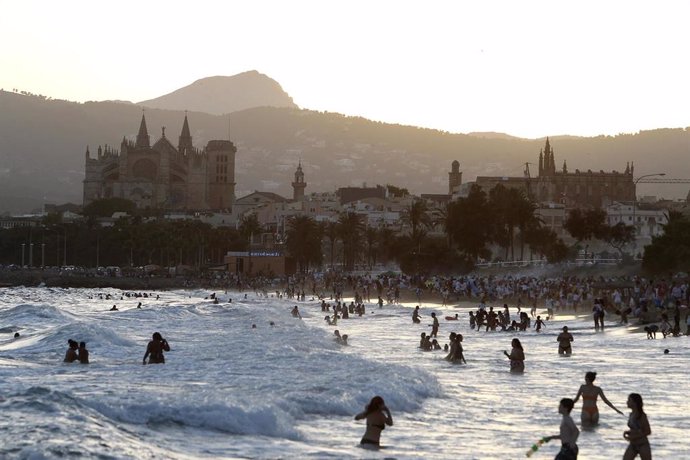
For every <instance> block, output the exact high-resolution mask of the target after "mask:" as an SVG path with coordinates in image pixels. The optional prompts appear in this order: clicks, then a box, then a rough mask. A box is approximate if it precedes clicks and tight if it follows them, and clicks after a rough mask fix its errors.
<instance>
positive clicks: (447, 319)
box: [446, 313, 459, 321]
mask: <svg viewBox="0 0 690 460" xmlns="http://www.w3.org/2000/svg"><path fill="white" fill-rule="evenodd" d="M458 319H459V318H458V314H457V313H456V314H455V316H446V321H457V320H458Z"/></svg>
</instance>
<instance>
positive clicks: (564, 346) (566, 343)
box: [556, 326, 573, 356]
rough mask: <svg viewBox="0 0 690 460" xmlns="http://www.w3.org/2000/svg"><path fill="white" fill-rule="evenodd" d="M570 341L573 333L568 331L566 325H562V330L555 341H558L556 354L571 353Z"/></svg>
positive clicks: (566, 354)
mask: <svg viewBox="0 0 690 460" xmlns="http://www.w3.org/2000/svg"><path fill="white" fill-rule="evenodd" d="M572 341H573V334H571V333H570V332H568V326H563V332H561V333H560V334H558V337H556V342H558V354H559V355H565V356H570V355H571V354H572V353H573V348H572V346H571V345H570V343H571V342H572Z"/></svg>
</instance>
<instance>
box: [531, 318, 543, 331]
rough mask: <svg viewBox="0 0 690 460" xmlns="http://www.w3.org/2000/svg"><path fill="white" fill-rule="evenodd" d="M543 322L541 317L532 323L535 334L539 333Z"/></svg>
mask: <svg viewBox="0 0 690 460" xmlns="http://www.w3.org/2000/svg"><path fill="white" fill-rule="evenodd" d="M544 324H545V323H544V321H543V320H542V319H541V316H537V320H536V321H535V322H534V327H535V328H536V329H537V332H541V328H542V327H543V326H544Z"/></svg>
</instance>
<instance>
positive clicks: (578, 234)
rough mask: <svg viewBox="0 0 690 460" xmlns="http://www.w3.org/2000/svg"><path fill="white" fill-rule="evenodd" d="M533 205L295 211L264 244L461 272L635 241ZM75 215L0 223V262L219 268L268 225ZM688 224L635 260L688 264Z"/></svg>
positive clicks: (341, 261)
mask: <svg viewBox="0 0 690 460" xmlns="http://www.w3.org/2000/svg"><path fill="white" fill-rule="evenodd" d="M535 210H536V205H535V204H534V203H533V202H531V201H530V200H529V199H528V197H526V196H525V194H524V193H523V192H522V191H520V190H517V189H511V188H506V187H504V186H502V185H498V186H496V187H495V188H493V189H492V190H491V191H490V192H489V193H486V192H485V191H483V190H482V189H481V188H480V187H478V186H476V185H475V186H473V187H472V188H471V189H470V191H469V194H468V196H467V197H465V198H459V199H456V200H453V201H450V202H448V203H447V204H446V205H445V206H443V207H441V208H436V207H434V208H430V207H429V205H428V204H427V202H426V201H424V200H421V199H414V200H413V201H412V202H411V204H410V205H408V206H407V207H406V208H405V209H404V211H403V213H402V216H401V219H402V224H403V225H402V227H401V228H402V229H403V230H402V231H401V230H400V228H390V227H372V226H369V225H367V223H366V221H365V216H363V215H361V214H357V213H355V212H343V213H341V214H340V215H339V216H338V218H337V220H335V221H328V222H317V221H316V220H315V219H314V218H312V217H310V216H307V215H298V216H293V217H291V218H290V219H289V220H288V222H287V223H286V231H285V234H280V235H279V234H277V233H276V232H275V231H274V235H273V241H274V242H275V244H277V245H278V248H280V249H282V250H283V251H284V253H285V254H286V255H287V256H289V257H291V258H293V259H294V260H295V262H296V265H297V269H298V270H299V271H301V272H306V271H309V270H315V269H316V270H318V269H323V268H326V267H332V268H339V269H342V270H344V271H352V270H355V269H357V268H371V267H373V266H374V265H376V264H379V263H384V264H385V263H389V262H392V263H395V264H397V265H399V266H400V268H401V270H402V271H403V272H406V273H426V274H431V273H463V272H467V271H469V270H471V269H472V268H474V266H475V264H476V263H477V262H478V261H482V260H491V257H492V254H497V253H498V254H499V255H498V257H499V258H500V259H502V260H525V259H526V258H530V259H546V260H548V261H549V262H559V261H562V260H564V259H566V258H568V257H571V256H573V255H574V254H576V252H577V248H578V247H579V246H580V243H582V242H583V241H587V240H590V239H600V240H603V241H606V242H608V243H609V244H610V245H611V246H612V247H613V248H616V249H617V250H619V251H620V252H621V254H622V253H623V252H622V248H623V247H624V246H625V245H626V244H628V243H629V242H631V241H632V239H633V238H634V229H633V227H632V226H627V225H624V224H622V223H619V224H617V225H615V226H608V225H607V224H606V213H605V211H603V210H601V209H592V210H581V209H573V210H571V211H570V212H569V214H568V217H567V219H566V221H565V223H564V228H565V229H566V230H567V231H568V232H569V233H570V234H571V235H572V236H573V238H574V239H575V240H576V243H575V245H573V246H567V245H566V244H565V243H564V242H563V241H562V240H561V239H560V238H558V236H557V235H556V234H555V233H554V231H553V230H551V229H550V228H549V227H548V226H546V225H544V222H543V221H542V220H541V219H540V218H539V217H538V216H537V215H536V214H535ZM116 211H122V212H126V213H128V216H126V217H123V218H120V219H118V220H116V221H115V222H114V223H113V225H112V226H107V227H103V226H101V225H100V224H99V223H98V221H97V219H98V218H99V217H102V216H111V215H112V214H113V213H114V212H116ZM83 215H84V219H83V220H80V221H77V222H74V223H66V222H62V220H61V217H60V216H59V215H57V214H55V215H48V216H46V217H45V218H44V219H43V220H42V221H41V222H40V224H39V225H37V226H33V227H20V228H13V229H3V230H0V263H3V264H19V263H20V261H22V251H23V253H24V255H23V262H24V264H25V265H33V266H40V265H46V266H51V265H57V266H61V265H75V266H85V267H95V266H112V265H116V266H122V267H127V266H142V265H149V264H155V265H160V266H176V265H187V266H191V267H196V268H198V269H203V268H206V267H209V266H214V265H221V264H222V263H223V262H224V260H223V259H224V256H225V254H226V253H227V252H228V251H247V250H249V249H250V247H251V240H252V239H253V238H254V239H255V238H256V237H257V236H258V235H260V234H265V233H267V232H268V230H267V229H265V228H263V227H262V225H261V224H260V223H259V221H258V219H257V216H256V215H255V214H247V215H245V216H244V217H243V219H242V220H241V222H240V223H239V225H238V226H237V228H231V227H213V226H211V225H210V224H206V223H203V222H200V221H198V220H192V219H188V220H180V221H173V220H165V219H163V218H162V213H161V212H160V211H156V210H144V211H141V210H137V209H136V208H135V206H134V204H133V203H132V202H130V201H128V200H122V199H117V198H113V199H104V200H97V201H95V202H93V203H91V204H90V205H88V206H86V207H85V208H84V211H83ZM689 229H690V223H689V222H688V220H687V218H685V217H683V216H681V215H678V214H672V216H671V218H670V220H669V224H668V225H667V228H666V233H665V235H664V236H662V237H656V238H654V240H653V242H652V245H651V246H649V247H648V248H647V249H646V251H645V255H644V267H645V268H646V269H648V270H653V271H660V270H664V269H668V268H669V267H671V268H677V269H683V268H684V267H687V266H688V262H687V261H688V260H690V258H688V257H686V255H687V254H689V253H690V249H687V248H690V231H689ZM22 244H23V245H24V246H22ZM31 245H33V247H32V248H33V249H30V246H31ZM527 251H529V252H527ZM685 251H687V252H685ZM30 253H31V256H30ZM30 257H31V259H32V260H29V258H30Z"/></svg>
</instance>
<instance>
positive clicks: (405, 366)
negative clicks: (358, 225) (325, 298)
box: [0, 287, 690, 459]
mask: <svg viewBox="0 0 690 460" xmlns="http://www.w3.org/2000/svg"><path fill="white" fill-rule="evenodd" d="M211 292H212V291H209V290H207V289H204V290H201V289H198V290H172V291H161V292H157V294H158V295H160V299H159V300H155V297H149V298H146V299H142V298H127V297H124V298H123V300H119V299H120V297H121V296H122V294H123V292H122V291H120V290H117V289H113V288H94V289H85V288H69V289H68V288H50V287H43V288H24V287H13V288H2V289H0V330H2V331H3V333H1V334H0V408H2V411H3V415H4V417H3V418H2V420H1V421H0V429H1V431H0V441H1V442H0V446H1V447H0V456H3V457H7V458H56V457H59V456H62V457H65V456H68V457H69V456H76V455H77V454H79V455H81V456H82V457H83V458H132V459H148V458H161V457H163V458H179V459H187V458H439V459H446V458H448V459H450V458H462V459H475V458H476V459H510V458H523V457H524V456H525V452H526V451H527V450H528V449H529V448H530V446H531V445H532V444H533V443H534V442H535V441H537V440H538V439H540V438H541V437H543V436H547V435H553V434H557V433H558V425H559V423H560V416H559V415H558V413H557V408H558V402H559V400H560V399H561V398H563V397H574V395H575V394H576V392H577V389H578V388H579V385H581V384H582V383H584V374H585V372H586V371H590V370H593V371H596V372H598V373H599V376H598V378H597V382H596V383H597V384H598V385H600V386H601V387H602V388H603V389H604V391H605V393H606V395H607V397H608V399H609V400H611V402H613V403H614V404H615V405H616V406H617V407H618V408H619V409H621V410H622V411H624V412H625V413H626V414H627V413H628V409H627V408H626V407H625V401H626V398H627V395H628V394H629V393H631V392H637V393H640V394H641V395H642V396H643V398H644V400H645V410H646V412H647V414H648V416H649V419H650V423H651V427H652V436H651V437H650V442H651V445H652V450H653V453H654V456H655V457H656V458H681V457H682V456H683V455H684V454H685V452H686V450H687V449H686V447H685V443H684V438H683V435H684V433H685V432H686V431H687V430H688V429H690V422H689V421H688V419H687V417H686V416H685V412H686V411H685V410H683V408H685V407H686V406H687V403H686V398H685V395H684V389H685V388H686V386H687V385H686V383H685V375H686V369H687V368H688V365H690V358H689V354H688V352H689V351H690V339H688V338H687V337H684V336H682V337H679V338H667V339H661V335H660V334H659V336H658V337H659V338H658V339H657V340H647V339H646V337H645V334H639V333H633V331H634V330H635V329H636V328H635V326H630V327H625V326H617V325H615V323H614V322H613V321H608V322H607V326H608V327H607V329H606V330H605V332H599V333H595V332H594V330H593V324H592V321H591V318H590V316H589V315H584V316H582V317H575V316H573V315H572V314H568V315H565V314H563V315H560V314H557V315H556V318H555V320H553V321H547V322H546V327H545V329H544V330H543V331H542V332H541V333H536V332H534V330H533V329H532V330H531V331H525V332H517V333H512V332H484V331H481V332H477V331H473V330H471V329H470V328H469V322H468V320H467V313H468V312H469V310H470V309H474V308H476V304H474V303H472V302H462V303H460V304H457V303H456V304H453V305H450V306H445V307H442V306H440V305H439V304H437V303H428V302H425V299H424V298H423V299H422V302H423V303H422V307H421V313H422V317H423V319H422V322H421V324H412V321H411V314H412V309H413V307H414V303H413V302H412V303H410V302H405V303H403V304H401V305H384V307H383V308H382V309H379V308H378V307H377V306H375V305H373V304H367V313H366V314H365V315H363V316H362V317H357V316H355V315H351V316H350V319H347V320H342V319H341V320H339V322H338V324H337V325H336V326H328V325H327V324H326V322H325V321H324V316H325V313H323V312H322V311H321V307H320V302H318V300H313V301H312V300H310V299H311V298H310V297H309V296H307V299H306V300H305V301H304V302H298V301H294V300H288V299H279V298H276V297H270V296H269V297H265V296H262V295H257V294H255V293H254V292H247V293H246V295H247V297H246V299H245V293H239V292H236V291H228V292H227V293H226V292H225V291H220V290H216V291H214V292H216V296H217V298H218V300H219V302H218V303H217V304H216V303H213V301H212V299H210V298H209V295H210V293H211ZM106 293H107V294H110V295H111V299H108V300H106V299H100V298H99V294H106ZM230 300H232V301H231V302H230ZM372 300H373V299H372ZM431 300H434V301H435V300H436V299H431ZM140 301H141V302H142V304H143V305H142V309H137V308H136V305H137V303H138V302H140ZM113 304H117V305H118V309H119V310H120V311H117V312H109V311H107V310H109V309H110V307H111V306H112V305H113ZM294 305H298V307H299V310H300V311H301V314H302V318H303V319H302V320H300V319H297V318H293V317H292V316H291V315H290V313H289V312H290V310H291V308H292V307H293V306H294ZM490 305H493V306H494V307H496V308H498V307H502V303H501V302H496V303H493V304H490ZM510 307H511V316H515V315H516V313H517V311H516V309H515V308H514V305H510ZM432 311H433V312H436V313H437V314H438V316H439V317H440V318H441V326H440V332H439V342H440V343H441V344H444V343H447V342H448V340H447V337H448V334H449V333H450V332H451V331H455V332H460V333H462V334H463V335H464V337H465V340H464V342H463V346H464V349H465V358H466V359H467V365H454V364H450V363H448V362H447V361H445V360H444V359H443V357H444V356H445V353H444V352H443V351H435V352H423V351H420V350H419V349H418V348H417V347H418V344H419V337H420V334H421V333H422V332H427V333H428V332H429V331H430V326H429V325H430V324H431V320H430V313H431V312H432ZM542 312H543V310H542V309H540V314H541V313H542ZM455 313H459V317H460V320H459V321H445V320H444V319H443V318H444V317H445V316H446V315H454V314H455ZM609 319H611V318H609ZM271 322H273V323H274V325H273V326H271V325H270V323H271ZM252 325H256V328H252ZM563 325H568V327H569V328H570V331H571V332H572V333H573V335H574V337H575V341H574V343H573V355H572V356H571V357H559V356H558V355H557V343H556V339H555V338H556V335H557V334H558V333H559V332H560V329H561V327H562V326H563ZM335 329H338V330H339V331H340V332H341V334H348V336H349V345H348V346H341V345H338V344H337V343H335V341H334V340H333V331H334V330H335ZM15 330H16V331H18V332H20V338H18V339H14V338H13V337H12V332H13V331H15ZM5 331H7V332H5ZM154 331H159V332H160V333H161V334H162V335H163V337H165V338H166V339H167V340H168V341H169V343H170V346H171V351H170V352H168V353H166V364H163V365H147V366H143V365H142V364H141V360H142V357H143V354H144V351H145V349H146V344H147V342H148V341H149V340H150V339H151V334H152V333H153V332H154ZM513 337H518V338H519V339H520V340H521V341H522V344H523V346H524V348H525V353H526V371H525V374H524V375H511V374H510V372H509V366H508V360H507V359H506V358H505V356H503V350H510V341H511V339H512V338H513ZM69 338H72V339H74V340H77V341H82V340H83V341H86V342H87V346H88V348H89V350H90V352H91V364H89V365H79V364H66V363H62V359H63V356H64V353H65V350H66V348H67V339H69ZM664 349H669V351H670V353H669V354H664V353H663V350H664ZM374 395H381V396H382V397H383V398H384V399H385V401H386V403H387V405H388V407H389V408H390V410H391V412H392V414H393V418H394V422H395V423H394V426H392V427H390V428H387V429H386V430H384V432H383V433H382V444H383V445H384V446H385V447H386V448H385V449H382V450H380V451H368V450H366V451H365V450H362V448H360V447H359V440H360V438H361V436H362V433H363V432H364V422H361V421H360V422H356V421H354V420H353V416H354V415H355V414H356V413H358V412H360V411H361V410H362V409H363V408H364V405H365V404H366V403H367V402H368V401H369V399H371V397H372V396H374ZM580 407H581V403H578V404H577V405H576V406H575V409H574V411H573V418H574V419H575V421H576V422H577V423H578V425H579V410H580ZM599 409H600V412H601V423H600V426H599V427H598V428H597V429H596V430H594V431H583V432H582V434H581V435H580V439H579V441H578V444H579V446H580V457H581V458H587V459H610V458H618V457H620V456H622V454H623V451H624V450H625V448H626V446H627V442H626V441H625V440H624V439H623V437H622V432H623V431H624V430H625V429H626V421H627V419H626V417H623V416H621V415H618V414H616V413H615V412H614V411H612V410H611V409H609V408H608V407H606V406H605V405H604V404H603V403H601V402H600V404H599ZM558 448H559V446H558V441H553V442H551V443H548V444H546V445H544V446H543V447H542V448H541V449H540V450H539V451H538V452H537V453H536V454H535V455H534V456H533V457H532V458H553V456H554V455H555V454H556V452H557V451H558ZM41 456H43V457H41Z"/></svg>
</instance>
